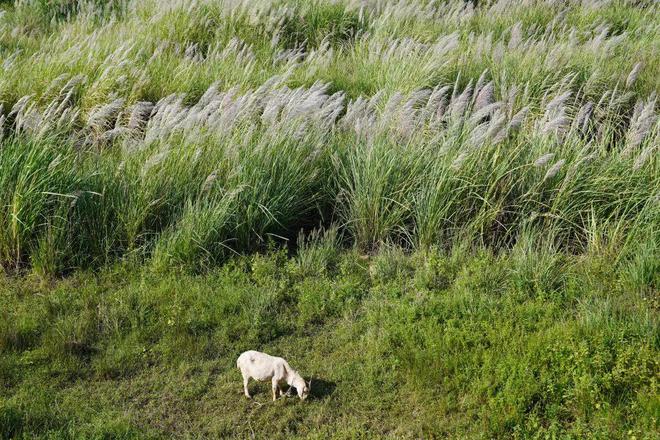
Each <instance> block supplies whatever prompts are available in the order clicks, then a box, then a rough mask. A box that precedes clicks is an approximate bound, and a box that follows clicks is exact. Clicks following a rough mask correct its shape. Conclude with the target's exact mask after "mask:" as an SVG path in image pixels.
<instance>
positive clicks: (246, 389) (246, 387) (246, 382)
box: [243, 374, 252, 399]
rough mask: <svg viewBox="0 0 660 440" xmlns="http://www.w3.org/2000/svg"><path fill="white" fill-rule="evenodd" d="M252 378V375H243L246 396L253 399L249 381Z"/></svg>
mask: <svg viewBox="0 0 660 440" xmlns="http://www.w3.org/2000/svg"><path fill="white" fill-rule="evenodd" d="M249 380H250V377H249V376H247V375H245V374H244V375H243V391H244V392H245V397H247V398H248V399H251V398H252V396H250V392H249V391H248V381H249Z"/></svg>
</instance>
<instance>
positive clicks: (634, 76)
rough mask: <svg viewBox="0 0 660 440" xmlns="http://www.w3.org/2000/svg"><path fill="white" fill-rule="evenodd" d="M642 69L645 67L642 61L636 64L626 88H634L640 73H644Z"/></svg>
mask: <svg viewBox="0 0 660 440" xmlns="http://www.w3.org/2000/svg"><path fill="white" fill-rule="evenodd" d="M642 67H644V64H643V63H642V62H641V61H640V62H638V63H637V64H635V66H634V67H633V68H632V70H631V71H630V73H629V74H628V78H626V88H630V87H632V86H633V84H635V81H637V77H638V76H639V73H640V72H641V71H642Z"/></svg>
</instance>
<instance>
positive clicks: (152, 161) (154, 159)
mask: <svg viewBox="0 0 660 440" xmlns="http://www.w3.org/2000/svg"><path fill="white" fill-rule="evenodd" d="M168 154H169V150H165V151H161V152H160V153H156V154H154V155H153V156H151V157H150V158H149V159H148V160H147V161H146V162H145V163H144V165H143V166H142V176H144V175H146V174H147V173H148V172H149V170H150V169H152V168H153V167H155V166H156V165H158V164H160V163H161V162H163V161H164V160H165V159H166V158H167V156H168Z"/></svg>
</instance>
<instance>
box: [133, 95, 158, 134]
mask: <svg viewBox="0 0 660 440" xmlns="http://www.w3.org/2000/svg"><path fill="white" fill-rule="evenodd" d="M153 109H154V105H153V104H152V103H151V102H148V101H139V102H136V103H135V104H134V105H133V107H132V108H131V114H130V116H129V118H128V128H130V129H131V130H136V129H142V128H144V127H145V126H146V125H147V122H148V121H149V117H150V116H151V112H152V110H153Z"/></svg>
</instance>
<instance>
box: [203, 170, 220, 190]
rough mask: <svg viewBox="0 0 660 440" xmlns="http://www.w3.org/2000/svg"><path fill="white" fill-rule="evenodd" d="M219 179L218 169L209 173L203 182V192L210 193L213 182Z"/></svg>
mask: <svg viewBox="0 0 660 440" xmlns="http://www.w3.org/2000/svg"><path fill="white" fill-rule="evenodd" d="M217 179H218V170H213V171H212V172H211V174H209V175H208V176H207V177H206V179H205V180H204V183H203V184H202V194H208V193H209V191H211V188H212V187H213V184H214V183H215V181H216V180H217Z"/></svg>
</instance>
